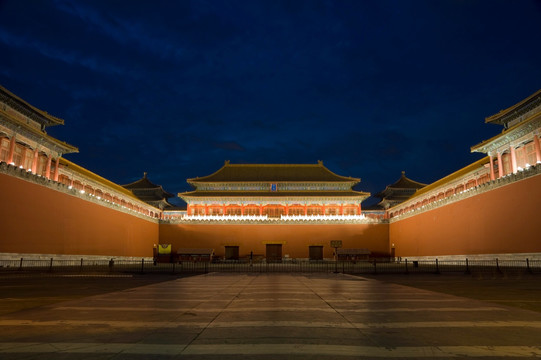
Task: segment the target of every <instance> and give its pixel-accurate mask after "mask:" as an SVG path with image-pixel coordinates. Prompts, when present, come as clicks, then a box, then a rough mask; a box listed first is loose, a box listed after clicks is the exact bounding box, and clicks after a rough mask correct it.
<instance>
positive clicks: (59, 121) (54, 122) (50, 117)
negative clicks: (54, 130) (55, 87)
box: [0, 85, 64, 125]
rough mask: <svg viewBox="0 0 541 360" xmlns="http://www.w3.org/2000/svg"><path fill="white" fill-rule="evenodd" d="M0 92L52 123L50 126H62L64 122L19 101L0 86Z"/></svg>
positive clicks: (21, 100)
mask: <svg viewBox="0 0 541 360" xmlns="http://www.w3.org/2000/svg"><path fill="white" fill-rule="evenodd" d="M0 91H2V92H4V93H6V94H7V95H8V96H9V97H11V98H12V99H14V100H16V101H17V102H19V103H20V104H21V105H23V106H25V107H27V108H28V109H29V110H32V111H34V112H36V113H37V114H39V115H41V116H43V117H44V118H46V119H47V120H49V121H50V122H51V123H52V124H51V125H64V120H62V119H60V118H57V117H56V116H53V115H51V114H49V113H47V111H43V110H40V109H38V108H37V107H35V106H32V105H30V104H29V103H28V102H26V101H24V100H23V99H21V98H20V97H18V96H17V95H15V94H14V93H12V92H11V91H9V90H8V89H6V88H5V87H3V86H2V85H0Z"/></svg>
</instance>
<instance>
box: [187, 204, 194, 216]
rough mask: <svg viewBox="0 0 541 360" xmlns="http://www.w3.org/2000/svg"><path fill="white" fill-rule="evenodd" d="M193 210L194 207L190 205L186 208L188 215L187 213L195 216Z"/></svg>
mask: <svg viewBox="0 0 541 360" xmlns="http://www.w3.org/2000/svg"><path fill="white" fill-rule="evenodd" d="M191 210H192V206H191V205H190V204H188V206H187V207H186V213H187V214H188V215H193V214H192V213H191Z"/></svg>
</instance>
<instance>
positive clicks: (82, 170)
mask: <svg viewBox="0 0 541 360" xmlns="http://www.w3.org/2000/svg"><path fill="white" fill-rule="evenodd" d="M60 164H61V165H62V166H64V167H66V168H68V169H71V170H73V171H74V172H76V173H79V174H81V175H82V176H83V177H86V178H88V179H91V180H94V181H96V182H98V183H100V184H103V185H105V186H107V187H109V188H112V189H114V190H115V191H117V192H120V193H122V194H124V195H126V196H129V197H131V198H133V199H136V200H139V199H137V197H136V196H135V195H134V194H133V193H132V192H131V191H129V190H128V189H125V188H123V187H122V186H120V185H118V184H115V183H114V182H112V181H110V180H107V179H106V178H104V177H101V176H99V175H98V174H95V173H93V172H92V171H90V170H87V169H85V168H84V167H82V166H79V165H77V164H75V163H73V162H71V161H69V160H67V159H65V158H60Z"/></svg>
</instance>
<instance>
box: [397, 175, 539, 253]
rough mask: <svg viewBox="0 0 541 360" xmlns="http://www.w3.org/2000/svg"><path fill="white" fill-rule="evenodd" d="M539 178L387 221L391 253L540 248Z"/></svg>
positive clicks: (522, 250) (527, 250) (495, 251)
mask: <svg viewBox="0 0 541 360" xmlns="http://www.w3.org/2000/svg"><path fill="white" fill-rule="evenodd" d="M540 210H541V176H540V175H537V176H534V177H532V178H528V179H525V180H521V181H518V182H516V183H512V184H510V185H506V186H503V187H500V188H498V189H495V190H492V191H488V192H485V193H483V194H480V195H477V196H474V197H471V198H468V199H464V200H461V201H457V202H455V203H452V204H449V205H446V206H442V207H440V208H437V209H434V210H431V211H427V212H424V213H420V214H418V215H415V216H412V217H409V218H406V219H403V220H399V221H396V222H393V223H391V224H390V229H389V235H390V242H391V243H394V246H395V251H396V256H402V257H405V256H437V255H469V254H504V253H532V252H541V235H540V231H539V229H540V228H539V221H538V220H539V214H540Z"/></svg>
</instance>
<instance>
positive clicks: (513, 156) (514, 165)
mask: <svg viewBox="0 0 541 360" xmlns="http://www.w3.org/2000/svg"><path fill="white" fill-rule="evenodd" d="M510 150H511V169H512V170H513V174H516V172H517V170H518V169H517V155H516V154H515V147H514V146H511V147H510Z"/></svg>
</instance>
